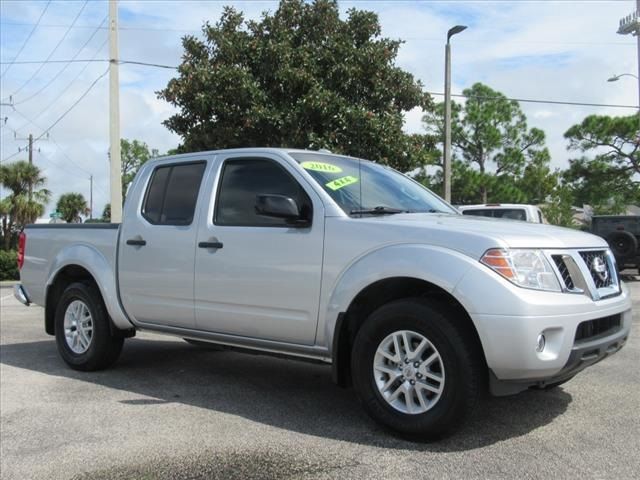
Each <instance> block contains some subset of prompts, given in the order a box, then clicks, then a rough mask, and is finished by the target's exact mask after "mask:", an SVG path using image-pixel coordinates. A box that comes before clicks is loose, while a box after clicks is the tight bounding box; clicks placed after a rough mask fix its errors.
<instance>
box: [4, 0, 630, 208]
mask: <svg viewBox="0 0 640 480" xmlns="http://www.w3.org/2000/svg"><path fill="white" fill-rule="evenodd" d="M225 5H233V6H234V7H235V8H236V9H238V10H241V11H243V12H244V13H245V16H246V17H247V18H249V19H258V18H259V16H260V15H261V13H262V12H264V11H274V10H275V9H276V8H277V5H278V3H277V2H274V1H256V0H254V1H243V2H235V1H230V0H226V1H217V0H203V1H170V0H157V1H156V0H139V1H133V0H121V1H120V2H119V22H120V32H119V44H120V59H121V60H129V61H143V62H148V63H158V64H164V65H178V64H179V63H180V58H181V54H182V46H181V37H182V36H184V35H188V34H191V35H200V29H201V26H202V24H203V22H205V21H210V22H212V23H214V22H216V21H217V19H218V18H219V16H220V12H221V10H222V8H223V6H225ZM339 5H340V9H341V12H342V13H343V15H345V16H346V12H347V10H348V9H350V8H357V9H362V10H370V11H374V12H376V13H377V14H378V15H379V18H380V22H381V25H382V35H383V36H385V37H390V38H394V39H401V40H404V41H405V43H404V44H403V45H402V47H401V48H400V51H399V55H398V58H397V64H398V65H399V66H400V67H402V68H403V69H405V70H406V71H408V72H410V73H412V74H413V75H414V76H415V77H416V78H417V79H419V80H420V81H421V82H422V83H423V85H424V87H425V89H426V90H427V91H429V92H435V93H442V92H443V91H444V85H443V84H444V42H445V39H446V32H447V30H448V29H449V28H451V27H452V26H454V25H458V24H462V25H467V26H468V27H469V28H468V29H467V30H465V31H464V32H462V33H460V34H458V35H456V36H455V37H454V38H453V39H452V58H453V62H452V92H453V93H454V94H455V93H461V92H462V90H464V89H465V88H467V87H470V86H471V85H472V84H473V83H475V82H483V83H485V84H487V85H489V86H490V87H492V88H493V89H496V90H498V91H501V92H502V93H504V94H505V95H507V96H509V97H513V98H522V99H541V100H559V101H570V102H585V103H601V104H616V105H618V104H621V105H631V106H634V105H638V83H637V81H636V80H635V79H634V78H633V77H629V76H625V77H622V78H621V79H620V80H619V81H617V82H607V79H608V78H609V77H611V76H612V75H614V74H621V73H632V74H634V75H637V73H638V64H637V61H638V60H637V49H636V38H635V37H632V36H630V35H626V36H623V35H618V34H617V33H616V31H617V28H618V22H619V20H620V18H622V17H624V16H626V15H628V14H629V13H631V12H632V11H633V10H634V9H635V1H634V0H610V1H578V0H570V1H553V0H537V1H526V0H518V1H485V0H482V1H463V0H457V1H452V0H449V1H438V0H429V1H415V0H414V1H403V0H381V1H377V0H369V1H364V0H363V1H353V0H352V1H340V2H339ZM45 7H46V11H45ZM43 11H44V14H43ZM107 14H108V2H107V1H104V0H91V1H89V2H87V3H86V4H85V1H84V0H74V1H61V0H58V1H51V2H50V3H49V4H48V6H47V1H32V0H0V61H1V62H3V63H2V65H0V75H1V78H0V101H1V102H2V103H12V104H13V106H8V105H3V106H2V107H0V134H1V137H0V142H1V145H0V161H3V160H5V159H6V160H7V161H12V160H20V159H26V158H27V154H26V152H24V153H19V154H17V152H18V149H19V148H24V147H25V146H26V144H27V141H26V138H27V137H28V135H29V134H30V133H32V134H33V135H34V137H36V138H37V137H39V136H42V135H43V133H45V132H48V136H47V135H44V136H42V138H41V139H40V140H38V141H37V142H36V143H35V147H34V148H35V151H34V162H35V163H36V164H37V165H38V166H39V167H40V168H42V169H43V171H44V174H45V175H46V176H47V179H48V183H47V188H49V189H50V190H51V191H52V194H53V195H52V201H51V202H50V204H49V205H48V208H47V212H51V211H52V210H54V208H55V202H56V201H57V199H58V197H59V196H60V195H61V194H63V193H66V192H71V191H73V192H80V193H82V194H83V195H84V196H85V197H86V198H87V200H88V199H89V193H90V181H89V177H90V176H91V175H92V176H93V179H94V180H93V186H94V189H93V209H94V216H99V215H100V214H101V212H102V208H103V207H104V205H105V204H106V203H107V202H108V201H109V159H108V149H109V103H108V85H109V80H108V78H109V77H108V75H104V74H105V72H106V71H107V68H108V64H107V63H106V62H103V61H94V62H86V61H84V62H78V61H76V62H72V63H69V62H55V61H56V60H69V59H75V60H88V59H94V60H105V59H107V58H108V42H107V30H106V28H105V27H106V25H107ZM38 19H40V23H39V25H38V26H37V27H36V28H35V29H34V25H35V24H36V23H37V22H38ZM71 25H73V26H72V27H71V28H69V27H70V26H71ZM25 42H26V43H25ZM16 55H17V58H16ZM45 59H49V60H50V61H54V62H53V63H46V64H38V63H28V64H18V63H13V64H11V62H13V61H16V62H28V61H42V60H45ZM102 75H104V76H102ZM174 75H175V71H173V70H169V69H160V68H152V67H147V66H139V65H132V64H126V65H121V66H120V112H121V137H123V138H128V139H134V138H135V139H139V140H142V141H144V142H146V143H147V144H148V145H149V147H151V148H155V149H158V150H159V151H160V152H165V151H167V150H168V149H170V148H175V147H176V146H177V145H178V144H179V143H180V138H179V137H178V136H176V135H175V134H173V133H172V132H170V131H168V130H167V129H166V128H165V127H164V126H163V125H162V121H163V120H165V119H166V118H168V117H169V116H170V115H171V114H172V112H174V109H173V108H172V107H171V106H170V105H168V104H167V103H166V102H164V101H162V100H159V99H158V98H157V97H156V93H155V92H157V91H158V90H160V89H162V88H164V87H165V86H166V84H167V82H168V81H169V80H170V79H171V78H172V77H173V76H174ZM101 76H102V77H101ZM9 96H11V99H9ZM434 98H435V100H437V101H441V100H442V97H441V96H434ZM521 107H522V109H523V110H524V112H525V114H526V115H527V118H528V123H529V126H530V127H538V128H541V129H542V130H544V131H545V133H546V136H547V146H548V147H549V150H550V152H551V156H552V166H553V167H559V168H565V167H566V166H567V165H568V159H569V158H572V156H576V154H575V153H573V152H568V151H567V149H566V146H567V142H566V141H565V140H564V138H563V134H564V132H565V131H566V130H567V129H568V128H569V127H570V126H571V125H574V124H576V123H579V122H580V121H581V120H582V119H583V118H584V117H585V116H587V115H590V114H604V115H629V114H632V113H634V110H633V109H624V108H608V107H583V106H566V105H553V104H544V103H522V104H521ZM421 116H422V112H420V111H419V110H417V109H416V110H412V111H410V112H407V113H406V115H405V120H406V121H405V130H406V131H407V132H411V133H413V132H421V131H423V129H422V125H421ZM52 125H53V127H52ZM14 154H17V155H14ZM9 157H10V158H9ZM4 194H6V192H0V197H2V196H3V195H4Z"/></svg>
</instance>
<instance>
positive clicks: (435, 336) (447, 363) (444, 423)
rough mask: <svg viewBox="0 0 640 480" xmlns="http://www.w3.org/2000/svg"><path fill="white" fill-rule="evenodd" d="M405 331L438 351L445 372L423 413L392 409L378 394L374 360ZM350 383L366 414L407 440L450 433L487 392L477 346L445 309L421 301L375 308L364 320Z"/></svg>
mask: <svg viewBox="0 0 640 480" xmlns="http://www.w3.org/2000/svg"><path fill="white" fill-rule="evenodd" d="M400 330H409V331H413V332H416V333H418V334H420V335H422V336H424V337H426V338H427V339H428V340H429V341H430V342H431V343H432V344H433V346H434V347H435V348H436V349H437V351H438V352H439V354H440V357H441V359H442V364H443V366H444V371H445V377H444V378H445V380H444V387H443V390H442V393H441V396H440V398H439V399H438V400H437V402H436V403H435V404H434V406H433V407H432V408H430V409H429V410H427V411H426V412H424V413H419V414H408V413H403V412H401V411H399V410H396V409H395V408H394V407H392V406H391V405H390V404H389V403H387V401H386V400H385V399H384V398H383V396H382V395H381V394H380V392H379V390H378V387H377V386H376V383H375V378H374V368H373V362H374V356H375V354H376V350H377V348H378V346H379V345H380V343H381V342H382V341H383V340H384V339H385V338H386V337H387V336H388V335H390V334H391V333H393V332H396V331H400ZM351 358H352V360H351V371H352V377H353V384H354V387H355V389H356V392H357V394H358V397H359V399H360V401H361V402H362V404H363V406H364V409H365V410H366V411H367V413H368V414H369V415H370V416H371V417H372V418H373V419H374V420H376V421H377V422H379V423H381V424H382V425H384V426H386V427H388V428H390V429H391V430H394V431H395V432H398V433H400V434H401V435H402V436H404V437H407V438H410V439H412V440H431V439H436V438H439V437H441V436H443V435H444V434H445V433H449V432H451V431H453V430H454V429H455V428H456V427H458V426H459V425H460V424H461V423H462V422H463V421H464V419H465V418H466V417H467V416H468V415H469V414H470V413H471V411H472V410H473V408H474V407H475V406H476V404H477V403H478V401H479V399H480V397H481V396H482V393H483V391H484V390H485V389H486V366H485V362H484V359H483V356H482V353H481V350H480V346H479V345H478V344H477V341H476V340H475V339H474V337H473V336H472V335H471V333H470V332H468V331H467V330H466V328H465V326H464V325H462V324H461V322H459V321H458V317H457V316H456V315H454V314H452V313H450V312H449V311H448V310H447V309H446V307H444V306H442V305H440V304H438V303H436V302H430V301H428V300H424V299H419V298H415V299H405V300H398V301H395V302H392V303H389V304H387V305H384V306H382V307H380V308H379V309H378V310H376V311H375V312H374V313H372V314H371V315H370V317H369V318H368V319H367V320H366V321H365V323H364V325H363V326H362V327H361V328H360V330H359V331H358V333H357V335H356V338H355V342H354V345H353V351H352V357H351Z"/></svg>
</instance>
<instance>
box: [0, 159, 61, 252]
mask: <svg viewBox="0 0 640 480" xmlns="http://www.w3.org/2000/svg"><path fill="white" fill-rule="evenodd" d="M46 182H47V180H46V178H45V177H44V176H43V175H42V172H41V171H40V169H39V168H38V167H36V166H35V165H33V164H30V163H29V162H25V161H19V162H13V163H9V164H7V165H1V166H0V184H2V185H3V186H4V187H6V188H7V189H8V190H10V191H11V193H10V194H9V195H8V196H7V197H5V198H4V199H2V208H0V216H2V235H3V237H4V249H5V250H9V248H10V247H11V238H12V235H13V234H14V233H15V231H16V230H18V229H20V228H22V227H23V226H24V225H26V224H27V223H33V222H35V220H36V218H38V217H39V216H40V215H42V214H43V213H44V207H45V205H46V204H47V202H48V201H49V199H50V198H51V192H50V191H49V190H47V189H46V188H43V187H44V185H45V184H46ZM30 187H31V190H32V193H31V195H29V188H30Z"/></svg>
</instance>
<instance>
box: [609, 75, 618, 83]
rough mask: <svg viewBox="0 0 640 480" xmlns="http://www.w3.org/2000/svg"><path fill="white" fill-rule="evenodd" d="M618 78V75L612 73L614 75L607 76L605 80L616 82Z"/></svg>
mask: <svg viewBox="0 0 640 480" xmlns="http://www.w3.org/2000/svg"><path fill="white" fill-rule="evenodd" d="M618 80H620V75H614V76H612V77H610V78H608V79H607V82H617V81H618Z"/></svg>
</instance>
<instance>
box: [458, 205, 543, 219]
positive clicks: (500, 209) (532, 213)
mask: <svg viewBox="0 0 640 480" xmlns="http://www.w3.org/2000/svg"><path fill="white" fill-rule="evenodd" d="M457 208H458V210H460V212H462V214H463V215H473V216H476V217H489V218H504V219H508V220H520V221H522V222H530V223H547V222H545V221H544V216H543V215H542V210H540V208H538V207H536V206H535V205H527V204H524V203H483V204H478V205H460V206H459V207H457Z"/></svg>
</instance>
